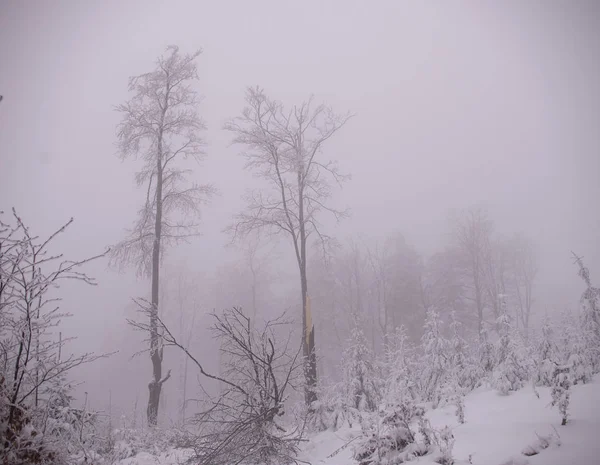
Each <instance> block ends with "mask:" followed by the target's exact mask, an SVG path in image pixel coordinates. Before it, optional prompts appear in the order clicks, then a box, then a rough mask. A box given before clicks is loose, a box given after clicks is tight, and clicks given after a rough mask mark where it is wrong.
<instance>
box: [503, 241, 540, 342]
mask: <svg viewBox="0 0 600 465" xmlns="http://www.w3.org/2000/svg"><path fill="white" fill-rule="evenodd" d="M509 246H510V259H511V263H510V266H511V271H512V274H511V276H512V278H513V288H514V294H515V299H514V300H515V301H516V305H515V307H516V310H517V328H518V327H519V324H520V325H521V326H522V328H523V332H524V335H525V337H528V334H529V323H530V319H531V314H532V307H533V303H534V298H533V289H534V284H535V279H536V277H537V273H538V266H537V254H536V247H535V243H534V242H533V241H532V240H531V239H530V238H529V237H527V236H525V235H524V234H515V235H514V236H513V237H512V239H511V240H510V242H509Z"/></svg>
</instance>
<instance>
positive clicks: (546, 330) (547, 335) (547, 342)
mask: <svg viewBox="0 0 600 465" xmlns="http://www.w3.org/2000/svg"><path fill="white" fill-rule="evenodd" d="M558 359H559V354H558V347H557V345H556V342H555V341H554V331H553V329H552V325H551V323H550V319H549V318H548V317H546V318H545V319H544V323H543V325H542V332H541V336H540V338H539V341H538V343H537V347H536V352H535V373H534V379H533V381H534V382H535V384H536V385H537V386H552V376H553V373H554V368H555V363H556V362H557V361H558Z"/></svg>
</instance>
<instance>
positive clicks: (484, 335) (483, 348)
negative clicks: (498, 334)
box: [477, 328, 496, 378]
mask: <svg viewBox="0 0 600 465" xmlns="http://www.w3.org/2000/svg"><path fill="white" fill-rule="evenodd" d="M477 349H478V350H477V356H478V359H479V360H478V361H479V370H480V372H481V375H482V377H484V378H490V377H491V375H492V372H493V371H494V368H495V365H496V358H495V355H494V344H492V342H491V341H490V337H489V334H488V332H487V330H486V329H485V328H484V329H483V330H482V331H481V334H480V335H479V346H478V348H477Z"/></svg>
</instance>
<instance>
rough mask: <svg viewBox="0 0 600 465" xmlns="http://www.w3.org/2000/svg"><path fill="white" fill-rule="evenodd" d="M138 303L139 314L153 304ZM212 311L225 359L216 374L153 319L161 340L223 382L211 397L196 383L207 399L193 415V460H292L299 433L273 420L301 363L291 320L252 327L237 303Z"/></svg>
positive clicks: (209, 377) (202, 371) (143, 327)
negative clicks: (292, 336)
mask: <svg viewBox="0 0 600 465" xmlns="http://www.w3.org/2000/svg"><path fill="white" fill-rule="evenodd" d="M137 302H138V304H139V305H140V310H141V312H142V313H144V314H147V313H148V312H149V311H150V310H151V308H152V306H151V304H150V303H148V302H145V301H143V300H138V301H137ZM212 316H213V318H214V324H213V325H212V327H211V329H212V331H213V334H214V336H215V337H216V339H217V340H219V342H220V347H221V349H220V350H221V351H222V352H223V355H224V357H223V358H224V360H225V366H224V367H223V369H222V370H221V372H220V373H219V374H218V375H214V374H212V373H210V372H209V371H208V370H206V369H205V367H204V365H203V364H202V362H201V361H200V360H199V359H198V358H196V356H194V355H193V354H192V353H191V352H190V350H189V349H188V348H187V346H186V345H184V344H183V343H182V342H180V341H179V340H178V339H177V338H176V337H175V335H174V334H173V333H172V332H171V330H170V329H169V328H168V326H167V325H166V324H165V323H164V322H163V320H161V319H160V317H159V318H158V325H159V327H160V334H161V337H162V339H163V343H164V345H166V346H169V345H170V346H174V347H177V348H178V349H180V350H181V351H183V352H184V353H185V354H186V356H187V357H188V358H189V359H190V361H191V362H192V363H193V364H194V365H195V366H196V368H197V369H198V370H199V372H200V374H201V375H202V376H203V377H204V378H205V379H206V380H212V381H214V382H218V383H219V384H220V385H221V386H222V389H220V390H219V393H218V394H217V395H216V396H213V395H210V394H209V393H208V390H206V389H204V387H202V386H201V388H202V390H203V391H204V393H205V396H206V400H205V401H204V402H203V404H204V408H202V410H201V412H200V413H198V414H197V415H196V417H195V420H194V423H195V424H196V425H197V426H198V432H197V433H196V435H195V437H193V438H192V447H193V448H194V450H195V456H194V457H193V460H194V462H195V463H199V464H206V465H208V464H210V465H221V464H222V465H225V464H227V465H229V464H238V463H241V462H244V463H277V464H282V463H289V462H294V459H293V455H294V454H295V452H296V446H297V444H298V441H299V440H301V435H300V434H299V433H300V432H299V431H292V432H289V431H286V430H285V429H284V428H283V427H282V426H281V425H279V424H278V421H277V419H278V418H279V417H281V416H283V415H284V413H285V412H284V404H285V401H286V399H287V397H288V395H289V394H288V393H289V391H290V390H293V389H296V387H297V380H298V375H299V374H300V369H301V368H302V364H301V363H300V351H301V345H298V346H297V347H298V348H297V349H293V348H292V344H291V334H292V331H290V328H289V325H290V323H289V322H288V321H287V320H285V315H282V316H280V317H278V318H275V319H273V320H268V321H267V322H266V323H265V325H264V326H263V327H262V328H261V329H256V327H255V325H254V324H253V323H252V322H251V320H250V318H249V317H247V316H246V315H245V314H244V312H242V310H241V309H239V308H233V309H230V310H225V311H223V312H222V313H221V314H216V313H214V314H213V315H212ZM130 323H131V324H132V325H134V326H135V327H137V328H138V329H140V330H142V331H144V332H147V331H148V330H149V329H150V328H149V327H148V324H147V323H140V322H136V321H130ZM282 335H285V338H284V340H283V341H282V342H280V340H279V339H278V336H282Z"/></svg>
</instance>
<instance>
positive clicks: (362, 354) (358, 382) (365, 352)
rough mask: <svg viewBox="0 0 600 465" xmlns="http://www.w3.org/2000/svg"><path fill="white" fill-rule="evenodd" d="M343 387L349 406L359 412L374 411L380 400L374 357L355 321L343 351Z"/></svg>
mask: <svg viewBox="0 0 600 465" xmlns="http://www.w3.org/2000/svg"><path fill="white" fill-rule="evenodd" d="M343 365H344V386H345V391H346V394H347V397H348V399H349V403H350V405H352V406H353V407H354V408H355V409H357V410H359V411H365V410H366V411H374V410H375V409H376V408H377V405H378V403H379V399H380V392H381V389H380V385H379V384H380V383H379V382H378V380H377V376H376V370H375V364H374V357H373V353H372V351H371V349H370V348H369V345H368V343H367V339H366V338H365V335H364V333H363V331H362V329H361V328H360V326H359V324H358V321H355V323H354V326H353V328H352V330H351V332H350V340H349V347H348V348H347V349H346V350H345V351H344V356H343Z"/></svg>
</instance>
